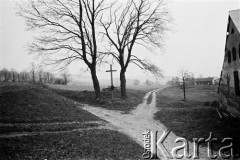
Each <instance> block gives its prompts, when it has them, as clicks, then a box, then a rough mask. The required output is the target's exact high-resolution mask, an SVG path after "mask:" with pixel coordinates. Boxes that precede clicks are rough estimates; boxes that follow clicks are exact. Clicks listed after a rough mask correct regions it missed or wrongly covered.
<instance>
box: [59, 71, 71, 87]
mask: <svg viewBox="0 0 240 160" xmlns="http://www.w3.org/2000/svg"><path fill="white" fill-rule="evenodd" d="M61 75H62V78H63V80H64V84H65V85H67V84H68V82H69V81H70V76H71V75H70V74H69V73H68V71H67V70H65V71H64V72H63V73H62V74H61Z"/></svg>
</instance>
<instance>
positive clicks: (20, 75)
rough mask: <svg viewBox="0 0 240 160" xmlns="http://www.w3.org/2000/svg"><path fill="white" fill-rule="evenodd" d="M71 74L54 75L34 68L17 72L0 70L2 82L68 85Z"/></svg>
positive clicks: (0, 80)
mask: <svg viewBox="0 0 240 160" xmlns="http://www.w3.org/2000/svg"><path fill="white" fill-rule="evenodd" d="M69 78H70V74H68V73H66V72H64V73H62V74H61V75H58V76H57V75H54V74H53V73H50V72H45V71H43V70H38V71H37V70H35V68H34V67H32V69H31V70H30V71H22V72H17V71H16V70H14V69H11V70H8V69H6V68H3V69H2V70H0V82H32V83H36V82H40V83H52V84H63V85H66V84H67V83H68V82H69V81H70V79H69Z"/></svg>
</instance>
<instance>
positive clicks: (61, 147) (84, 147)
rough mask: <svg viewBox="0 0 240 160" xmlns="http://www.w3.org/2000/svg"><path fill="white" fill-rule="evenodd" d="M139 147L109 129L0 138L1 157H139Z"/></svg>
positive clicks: (140, 151)
mask: <svg viewBox="0 0 240 160" xmlns="http://www.w3.org/2000/svg"><path fill="white" fill-rule="evenodd" d="M142 150H143V149H142V147H141V146H140V145H138V144H136V143H135V142H134V141H133V140H132V139H130V138H128V137H127V136H125V135H122V134H120V133H118V132H117V131H111V130H91V131H84V132H70V133H65V134H61V133H59V134H48V135H37V136H27V137H18V138H11V139H0V154H1V158H2V159H16V160H17V159H140V158H141V154H142Z"/></svg>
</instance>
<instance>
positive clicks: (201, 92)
mask: <svg viewBox="0 0 240 160" xmlns="http://www.w3.org/2000/svg"><path fill="white" fill-rule="evenodd" d="M216 91H217V90H216V88H211V87H197V88H190V89H188V90H187V94H186V96H187V101H186V102H185V101H182V99H183V96H182V91H181V90H180V89H178V88H176V87H170V88H166V89H163V90H162V91H160V92H159V93H158V94H157V107H158V108H159V109H160V111H159V112H157V113H156V114H155V119H157V120H159V121H160V122H161V123H163V124H164V125H165V126H166V127H167V128H168V129H169V130H171V131H173V132H174V133H175V134H176V135H177V136H180V137H185V138H187V139H188V140H190V141H192V138H208V137H209V134H210V132H213V135H214V137H216V138H218V139H219V141H218V143H216V144H214V146H215V147H214V149H215V150H217V149H219V148H220V147H221V146H224V145H223V144H222V143H221V141H222V140H223V138H225V137H231V138H233V139H234V141H235V142H234V144H235V145H236V146H235V149H236V150H237V151H238V153H239V149H240V148H239V146H238V145H239V144H240V136H239V132H240V120H239V119H236V118H233V117H232V118H220V117H219V115H218V113H217V111H216V108H215V107H213V106H205V105H204V103H205V102H212V101H215V100H218V95H217V94H216V93H217V92H216ZM202 145H206V143H204V144H202Z"/></svg>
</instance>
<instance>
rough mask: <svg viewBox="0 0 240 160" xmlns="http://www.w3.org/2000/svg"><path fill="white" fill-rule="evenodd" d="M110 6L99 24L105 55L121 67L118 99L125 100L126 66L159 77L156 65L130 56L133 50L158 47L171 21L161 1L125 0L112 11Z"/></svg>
mask: <svg viewBox="0 0 240 160" xmlns="http://www.w3.org/2000/svg"><path fill="white" fill-rule="evenodd" d="M114 6H115V5H114V4H113V6H112V7H111V9H110V13H109V14H105V15H109V17H107V18H104V16H103V17H102V18H101V25H102V26H103V28H104V32H103V34H104V35H105V37H107V39H108V41H109V43H110V48H109V49H107V50H108V51H107V52H105V54H106V55H111V56H113V57H114V58H115V59H116V61H117V62H118V63H119V65H120V66H121V71H120V81H121V96H122V98H126V96H127V95H126V78H125V73H126V71H127V67H128V65H129V63H133V64H135V65H137V66H138V67H140V68H141V69H143V70H147V71H150V72H151V73H152V74H154V75H157V76H160V75H161V71H160V69H159V68H158V67H157V66H156V65H154V64H153V63H151V62H149V61H148V60H144V59H140V58H139V56H138V55H137V54H133V47H134V45H135V44H137V45H142V46H144V47H146V48H147V49H150V48H151V47H159V48H160V47H161V46H162V44H163V43H162V42H163V39H164V34H165V32H166V31H167V30H168V29H169V28H168V24H169V22H171V18H170V16H169V14H168V12H167V11H165V10H164V4H163V0H160V1H151V0H128V2H127V4H126V5H124V6H122V7H117V8H116V9H114ZM113 10H114V11H113ZM113 50H114V51H113Z"/></svg>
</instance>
